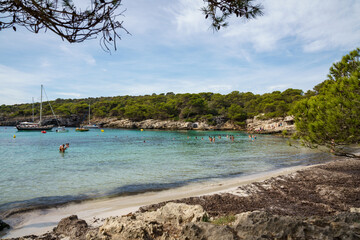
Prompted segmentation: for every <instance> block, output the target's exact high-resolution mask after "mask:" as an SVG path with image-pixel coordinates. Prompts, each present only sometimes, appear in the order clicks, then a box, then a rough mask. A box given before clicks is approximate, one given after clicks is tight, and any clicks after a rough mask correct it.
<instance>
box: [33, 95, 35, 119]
mask: <svg viewBox="0 0 360 240" xmlns="http://www.w3.org/2000/svg"><path fill="white" fill-rule="evenodd" d="M32 121H33V122H34V121H35V118H34V97H33V98H32Z"/></svg>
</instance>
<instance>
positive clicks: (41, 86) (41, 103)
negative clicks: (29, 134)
mask: <svg viewBox="0 0 360 240" xmlns="http://www.w3.org/2000/svg"><path fill="white" fill-rule="evenodd" d="M42 89H43V85H42V84H41V94H40V125H41V120H42V92H43V91H42Z"/></svg>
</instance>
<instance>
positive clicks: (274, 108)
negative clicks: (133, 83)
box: [0, 89, 304, 126]
mask: <svg viewBox="0 0 360 240" xmlns="http://www.w3.org/2000/svg"><path fill="white" fill-rule="evenodd" d="M302 98H304V96H303V92H302V91H301V90H298V89H287V90H285V91H283V92H280V91H275V92H272V93H266V94H263V95H259V94H253V93H251V92H246V93H242V92H238V91H233V92H231V93H229V94H226V95H223V94H219V93H211V92H203V93H183V94H174V93H172V92H169V93H166V94H164V93H162V94H152V95H145V96H116V97H101V98H88V99H57V100H55V101H51V105H52V107H53V109H54V111H55V113H56V114H57V115H61V116H64V117H67V116H71V115H72V114H76V115H79V116H82V118H84V120H85V119H86V115H87V114H88V106H89V104H91V111H92V114H91V115H92V116H95V117H100V118H102V117H116V118H119V119H125V118H126V119H131V120H134V121H141V120H145V119H150V118H151V119H159V120H168V119H172V120H182V121H189V122H195V121H204V122H207V123H209V124H210V125H216V124H217V123H218V122H219V121H223V120H231V121H233V122H234V123H237V124H239V125H240V126H241V125H245V120H246V119H247V118H251V117H254V116H256V115H258V114H260V113H265V114H264V115H263V116H262V118H272V117H283V116H286V115H287V114H288V111H289V110H290V109H291V108H292V107H291V106H292V105H293V104H294V102H296V101H298V100H300V99H302ZM31 107H32V105H31V104H17V105H11V106H9V105H1V106H0V117H5V118H16V117H31V115H32V110H31ZM38 111H39V103H35V114H38ZM43 113H44V114H47V115H51V109H50V107H49V105H47V104H44V105H43Z"/></svg>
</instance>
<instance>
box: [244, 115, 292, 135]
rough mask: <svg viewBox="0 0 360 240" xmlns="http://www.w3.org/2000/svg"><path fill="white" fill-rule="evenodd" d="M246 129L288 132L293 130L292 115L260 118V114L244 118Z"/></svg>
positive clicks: (260, 131) (261, 131) (264, 131)
mask: <svg viewBox="0 0 360 240" xmlns="http://www.w3.org/2000/svg"><path fill="white" fill-rule="evenodd" d="M246 129H247V130H248V131H253V132H258V133H281V132H283V131H284V130H286V131H287V132H288V133H291V132H294V131H295V125H294V117H292V116H286V117H278V118H271V119H266V120H262V119H261V115H259V116H256V117H254V118H253V119H247V120H246Z"/></svg>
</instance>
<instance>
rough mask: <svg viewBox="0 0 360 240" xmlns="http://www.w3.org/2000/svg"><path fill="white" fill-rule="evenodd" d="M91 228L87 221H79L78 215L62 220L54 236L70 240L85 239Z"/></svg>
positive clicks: (55, 229)
mask: <svg viewBox="0 0 360 240" xmlns="http://www.w3.org/2000/svg"><path fill="white" fill-rule="evenodd" d="M88 230H89V228H88V225H87V223H86V221H85V220H82V219H78V217H77V216H76V215H72V216H70V217H67V218H63V219H61V221H60V222H59V224H58V225H57V227H55V228H54V231H53V232H54V234H56V235H60V236H61V235H63V236H66V237H70V239H85V236H86V234H87V232H88Z"/></svg>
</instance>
